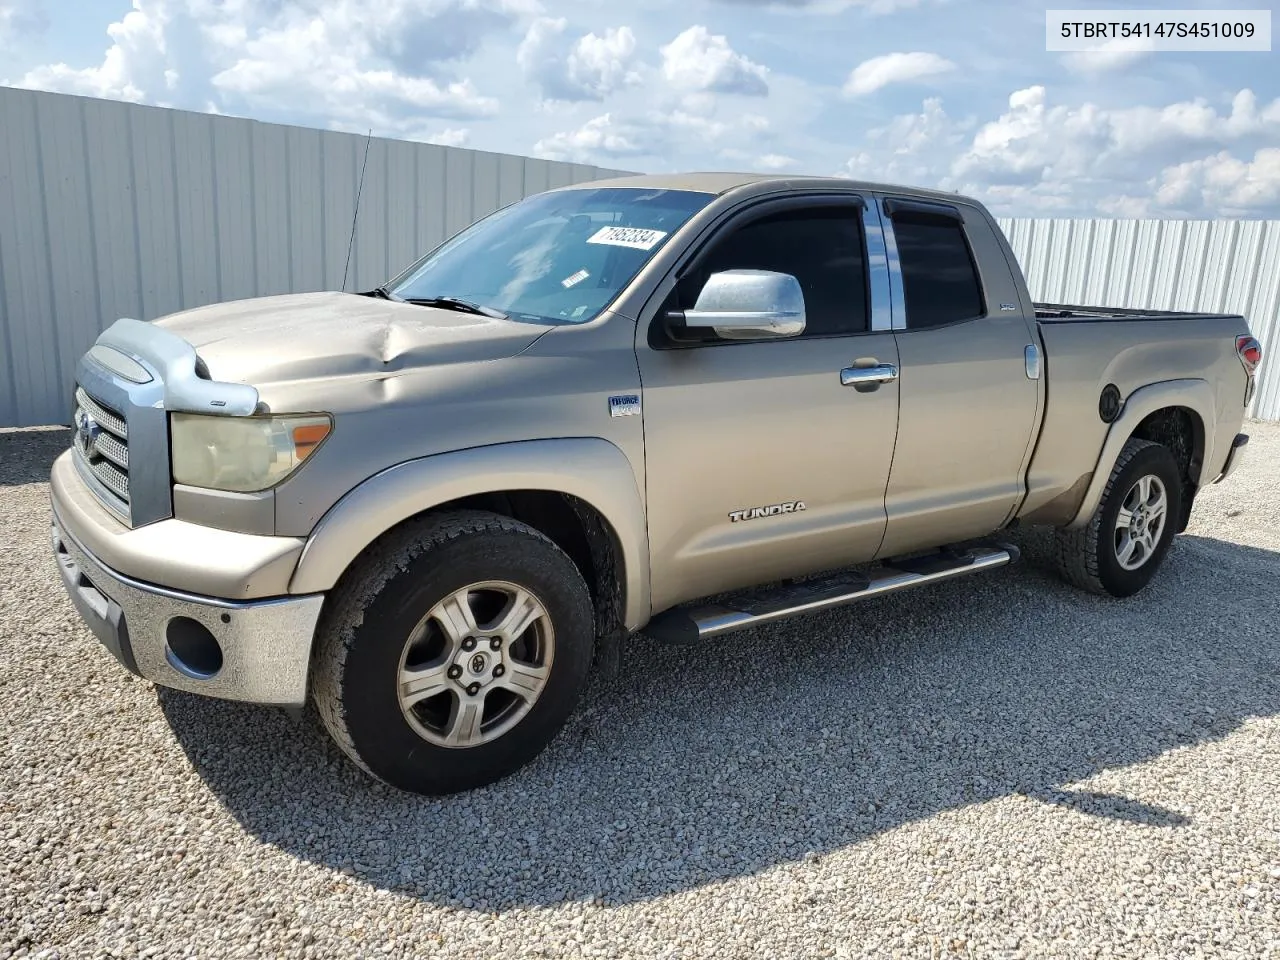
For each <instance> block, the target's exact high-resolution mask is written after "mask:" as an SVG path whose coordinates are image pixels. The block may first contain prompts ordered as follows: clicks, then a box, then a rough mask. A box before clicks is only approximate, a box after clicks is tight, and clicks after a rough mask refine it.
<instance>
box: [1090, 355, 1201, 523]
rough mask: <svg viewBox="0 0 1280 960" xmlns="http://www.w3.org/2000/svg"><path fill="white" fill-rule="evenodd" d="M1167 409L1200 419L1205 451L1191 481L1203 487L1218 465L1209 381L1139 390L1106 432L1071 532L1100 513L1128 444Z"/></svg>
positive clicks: (1179, 382) (1154, 385)
mask: <svg viewBox="0 0 1280 960" xmlns="http://www.w3.org/2000/svg"><path fill="white" fill-rule="evenodd" d="M1165 407H1186V408H1187V409H1189V410H1191V411H1192V412H1194V413H1195V415H1196V416H1198V417H1199V418H1200V423H1201V426H1202V427H1203V428H1204V430H1203V433H1204V450H1203V451H1202V452H1201V456H1200V467H1199V470H1198V471H1197V470H1195V469H1193V470H1192V477H1191V480H1192V482H1193V483H1195V484H1197V485H1202V484H1203V483H1204V476H1203V474H1204V471H1205V469H1206V464H1210V463H1215V462H1216V461H1215V460H1214V454H1213V440H1214V436H1213V435H1214V428H1215V426H1216V424H1217V422H1218V419H1217V410H1216V405H1215V403H1214V395H1213V388H1212V387H1211V386H1210V385H1209V383H1208V381H1206V380H1199V379H1185V380H1164V381H1162V382H1160V383H1152V384H1148V385H1147V386H1145V387H1139V388H1138V389H1137V390H1135V391H1133V393H1131V394H1129V396H1128V397H1127V398H1126V399H1125V401H1124V406H1122V407H1121V408H1120V415H1119V416H1118V417H1116V419H1115V421H1114V422H1112V424H1111V429H1110V430H1108V431H1107V438H1106V440H1104V441H1103V444H1102V454H1101V456H1099V457H1098V464H1097V467H1096V468H1095V469H1094V471H1093V479H1092V480H1090V481H1089V488H1088V489H1087V490H1086V491H1085V495H1084V499H1083V500H1082V501H1081V502H1080V508H1079V510H1077V511H1076V515H1075V517H1074V518H1073V519H1072V520H1071V522H1070V523H1069V524H1067V528H1068V529H1075V528H1078V527H1082V526H1084V525H1085V524H1087V523H1088V522H1089V518H1090V517H1092V516H1093V512H1094V511H1095V510H1097V509H1098V504H1099V503H1100V502H1101V500H1102V491H1103V490H1105V489H1106V486H1107V480H1108V478H1110V476H1111V471H1112V469H1113V468H1114V467H1115V465H1116V461H1117V460H1118V459H1119V458H1120V451H1121V449H1122V448H1123V447H1124V445H1125V442H1126V441H1127V440H1128V439H1129V438H1130V437H1131V436H1133V432H1134V431H1135V430H1137V429H1138V424H1140V423H1142V421H1143V420H1145V419H1146V418H1147V417H1148V416H1150V415H1151V414H1153V413H1155V412H1156V411H1157V410H1162V409H1164V408H1165Z"/></svg>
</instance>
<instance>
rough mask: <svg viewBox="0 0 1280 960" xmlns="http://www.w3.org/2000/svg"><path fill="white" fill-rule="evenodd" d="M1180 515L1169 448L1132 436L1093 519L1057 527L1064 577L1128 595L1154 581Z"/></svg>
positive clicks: (1098, 590) (1096, 589)
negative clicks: (1066, 527)
mask: <svg viewBox="0 0 1280 960" xmlns="http://www.w3.org/2000/svg"><path fill="white" fill-rule="evenodd" d="M1181 515H1182V477H1181V471H1180V470H1179V468H1178V462H1177V460H1175V459H1174V457H1173V453H1172V452H1170V450H1169V448H1168V447H1165V446H1162V445H1160V444H1158V443H1152V442H1151V441H1149V440H1137V439H1130V440H1129V441H1128V442H1126V443H1125V445H1124V447H1123V449H1122V450H1121V451H1120V456H1119V458H1118V459H1117V460H1116V465H1115V467H1114V468H1113V469H1112V471H1111V476H1110V478H1109V479H1108V480H1107V486H1106V489H1105V490H1104V491H1103V493H1102V500H1101V501H1100V502H1099V504H1098V508H1097V509H1096V510H1095V511H1094V513H1093V516H1092V517H1090V518H1089V522H1088V523H1087V524H1085V525H1084V526H1083V527H1081V528H1079V529H1076V530H1059V531H1057V563H1058V570H1059V572H1060V573H1061V574H1062V576H1063V578H1064V579H1065V580H1067V581H1068V582H1070V583H1072V584H1074V585H1075V586H1077V587H1080V588H1081V589H1084V590H1088V591H1090V592H1092V593H1103V594H1109V595H1111V596H1113V597H1127V596H1130V595H1132V594H1135V593H1137V592H1138V591H1139V590H1141V589H1142V588H1143V587H1145V586H1146V585H1147V583H1149V582H1150V580H1151V578H1152V577H1153V576H1154V575H1155V572H1156V570H1158V569H1159V567H1160V564H1161V563H1162V562H1163V561H1164V557H1165V554H1166V553H1168V552H1169V547H1170V546H1171V545H1172V543H1173V536H1174V533H1175V524H1176V518H1177V517H1180V516H1181Z"/></svg>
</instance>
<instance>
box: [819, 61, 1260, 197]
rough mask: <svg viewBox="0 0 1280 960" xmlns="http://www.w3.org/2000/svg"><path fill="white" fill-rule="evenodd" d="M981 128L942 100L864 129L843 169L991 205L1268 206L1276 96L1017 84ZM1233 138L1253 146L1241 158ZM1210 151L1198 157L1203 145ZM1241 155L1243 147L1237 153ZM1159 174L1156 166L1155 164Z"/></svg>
mask: <svg viewBox="0 0 1280 960" xmlns="http://www.w3.org/2000/svg"><path fill="white" fill-rule="evenodd" d="M1008 104H1009V106H1008V109H1007V110H1006V111H1005V112H1004V113H1002V114H1001V115H1000V116H999V117H997V118H996V119H994V120H991V121H988V122H986V123H982V124H979V123H977V122H976V121H974V120H973V119H971V118H967V119H963V120H957V119H954V118H952V117H950V116H949V115H948V114H947V113H946V111H945V110H944V108H943V104H942V101H941V100H940V99H939V98H936V97H935V98H930V99H929V100H926V101H925V103H924V106H923V109H922V110H921V112H920V113H916V114H905V115H902V116H899V117H896V118H894V119H893V120H892V121H891V122H889V123H888V124H885V125H883V126H881V127H878V128H875V129H873V130H871V131H869V132H868V134H867V136H866V138H865V141H864V144H863V146H862V148H861V149H860V150H858V151H857V152H856V153H854V154H853V155H852V156H851V157H850V158H849V159H848V161H847V162H846V163H845V165H844V167H843V168H842V169H841V170H840V173H842V174H843V175H846V176H853V177H857V178H860V179H871V180H889V181H895V182H902V183H908V184H918V185H921V186H932V187H939V188H942V189H945V190H958V191H960V192H963V193H968V194H972V195H974V196H977V197H978V198H979V199H982V200H983V201H985V202H986V203H988V204H990V205H991V206H992V208H993V209H994V210H996V212H998V213H1008V214H1013V215H1024V216H1025V215H1032V214H1036V213H1061V214H1068V213H1070V214H1075V215H1080V216H1091V215H1092V216H1097V215H1110V216H1134V215H1140V214H1141V215H1152V214H1154V213H1158V212H1161V211H1164V212H1166V213H1168V212H1177V211H1184V212H1185V211H1199V212H1198V214H1197V215H1204V216H1210V215H1213V211H1215V210H1217V211H1222V212H1224V213H1227V214H1229V215H1244V214H1250V213H1251V214H1252V215H1254V216H1257V215H1260V214H1265V213H1268V212H1271V213H1274V212H1276V211H1277V208H1278V207H1280V198H1278V197H1277V196H1276V189H1277V175H1278V170H1277V164H1278V161H1280V150H1276V148H1274V147H1269V146H1268V144H1270V143H1274V142H1276V139H1277V137H1280V100H1277V101H1273V102H1272V103H1271V104H1269V105H1266V106H1262V105H1260V104H1259V103H1258V101H1257V98H1256V97H1255V96H1254V94H1253V93H1252V92H1251V91H1249V90H1242V91H1240V92H1239V93H1237V94H1236V95H1235V96H1234V97H1233V98H1232V100H1231V103H1230V107H1229V109H1218V108H1215V107H1214V106H1213V105H1211V104H1209V103H1207V102H1205V101H1203V100H1191V101H1180V102H1176V103H1172V104H1169V105H1167V106H1164V107H1129V108H1121V109H1109V108H1105V107H1101V106H1098V105H1097V104H1093V103H1084V104H1079V105H1074V106H1066V105H1061V106H1055V105H1051V104H1050V102H1049V98H1048V94H1047V91H1046V90H1045V88H1044V87H1041V86H1034V87H1028V88H1025V89H1022V90H1017V91H1015V92H1014V93H1013V94H1011V95H1010V97H1009V100H1008ZM1232 144H1239V145H1241V146H1245V147H1249V145H1250V144H1257V145H1258V146H1257V147H1256V150H1257V152H1256V153H1255V154H1254V155H1253V159H1252V160H1247V159H1245V160H1241V159H1238V158H1237V157H1236V155H1235V154H1234V153H1233V152H1231V151H1230V150H1228V149H1226V148H1227V147H1228V146H1230V145H1232ZM1206 146H1209V147H1218V148H1219V150H1218V152H1216V153H1214V154H1213V155H1211V156H1207V157H1206V156H1205V148H1206ZM1246 157H1247V154H1246ZM1157 171H1158V172H1157Z"/></svg>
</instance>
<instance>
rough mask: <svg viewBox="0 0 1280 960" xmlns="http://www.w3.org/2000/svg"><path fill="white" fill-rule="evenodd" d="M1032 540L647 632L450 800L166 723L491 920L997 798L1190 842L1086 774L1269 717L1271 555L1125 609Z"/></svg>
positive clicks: (322, 844) (256, 788)
mask: <svg viewBox="0 0 1280 960" xmlns="http://www.w3.org/2000/svg"><path fill="white" fill-rule="evenodd" d="M1020 540H1021V543H1022V546H1023V548H1024V551H1025V554H1024V562H1023V563H1022V564H1020V565H1019V566H1017V567H1015V568H1011V569H1008V570H1005V571H998V572H996V573H994V574H991V575H986V576H979V577H975V578H973V579H972V580H970V581H969V582H968V583H966V582H965V581H963V580H960V581H955V582H952V583H944V584H939V585H937V586H934V587H930V588H925V589H923V590H921V591H918V592H915V593H904V594H902V595H899V596H896V597H886V598H883V599H879V600H875V601H870V602H867V603H865V604H863V605H861V606H854V607H850V608H846V609H844V610H840V611H831V612H828V613H826V614H820V615H814V616H811V617H809V618H808V619H802V620H795V621H791V622H789V623H783V624H778V625H775V626H773V627H770V628H765V629H760V630H757V631H753V632H750V633H743V634H740V635H737V636H733V637H728V638H724V639H722V640H720V641H717V642H715V643H714V644H708V645H707V646H705V647H704V648H700V649H670V648H662V647H659V646H657V645H656V644H654V643H652V642H650V641H648V640H645V639H640V640H638V641H636V642H634V643H633V644H631V645H630V646H629V648H628V651H627V653H626V656H625V657H624V662H623V666H622V670H621V672H620V673H619V675H618V676H617V677H615V678H613V679H611V680H608V681H601V682H597V683H596V684H595V686H594V687H593V688H592V689H591V690H590V691H589V694H588V696H587V698H586V701H585V703H584V705H583V707H582V708H581V709H580V710H579V711H578V713H577V714H576V715H575V717H574V718H573V719H572V720H571V721H570V723H569V725H568V726H567V727H566V729H565V731H564V732H563V733H562V734H561V736H560V737H559V738H558V739H557V741H556V742H555V743H554V744H553V746H552V747H551V748H550V749H549V750H548V751H547V753H545V754H544V755H543V756H542V757H541V758H540V759H539V760H538V761H536V762H535V763H534V764H532V765H531V766H530V767H528V768H526V769H525V770H523V771H522V772H520V773H519V774H517V775H515V776H514V777H512V778H510V779H508V780H506V781H504V782H502V783H499V784H496V785H494V786H491V787H488V788H485V789H483V790H478V791H475V792H472V793H469V794H465V795H458V796H454V797H449V798H444V799H440V800H429V799H424V798H419V797H413V796H409V795H406V794H402V793H399V792H397V791H394V790H391V789H388V788H385V787H383V786H382V785H380V784H377V783H375V782H373V781H372V780H371V779H369V778H367V777H366V776H364V775H363V774H362V773H360V772H359V771H357V770H356V769H355V768H354V767H353V766H352V765H351V764H350V763H349V762H348V761H347V760H346V758H345V757H343V756H342V755H341V754H340V753H339V752H338V751H337V750H336V749H335V748H334V747H333V746H332V745H331V744H330V743H329V741H328V739H327V738H326V737H325V736H324V735H323V734H321V733H318V732H316V730H315V729H313V728H311V727H310V726H308V725H305V724H301V723H299V722H298V721H296V720H294V719H292V718H290V717H289V716H287V715H286V714H284V713H282V712H279V711H273V710H267V709H258V708H249V707H243V706H239V705H235V704H229V703H223V702H217V701H209V700H205V699H202V698H197V697H193V696H189V695H185V694H180V693H176V692H172V691H164V692H162V693H161V696H160V702H161V705H162V708H163V711H164V713H165V715H166V717H167V718H168V721H169V723H170V724H171V726H172V728H173V730H174V732H175V733H176V735H177V737H178V739H179V740H180V742H181V743H182V745H183V748H184V749H185V751H186V753H187V755H188V756H189V758H190V760H191V762H192V763H193V764H194V765H195V767H196V768H197V770H198V771H199V772H200V774H201V775H202V777H203V778H204V779H205V781H206V782H207V783H208V785H209V786H210V787H211V788H212V790H214V791H215V792H216V793H217V795H218V796H219V797H220V798H221V800H222V802H224V803H225V804H226V806H227V808H228V809H229V810H230V811H231V812H232V814H233V815H234V816H235V817H236V818H237V819H238V820H239V822H240V823H242V824H243V825H244V827H245V828H246V829H247V830H248V831H249V832H250V833H251V834H253V835H254V836H256V837H257V838H259V839H260V840H261V841H263V842H265V843H270V844H272V845H275V846H278V847H280V848H282V849H284V850H286V851H288V852H290V853H292V854H294V855H296V856H298V857H300V858H303V859H305V860H308V861H312V862H315V863H319V864H323V865H327V866H329V867H332V868H335V869H342V870H345V871H347V872H350V873H353V874H354V875H355V876H356V877H358V878H360V879H362V880H363V881H365V882H367V883H369V884H372V885H375V886H378V887H385V888H389V889H392V890H395V891H398V892H401V893H403V894H406V895H410V896H414V897H418V898H422V899H424V900H429V901H432V902H435V903H442V904H451V905H455V906H461V907H465V908H474V909H478V910H497V909H507V908H511V907H513V906H531V905H546V904H552V903H557V902H561V901H564V900H570V899H584V900H585V899H594V898H601V899H602V900H603V901H604V902H605V903H618V902H633V901H637V900H645V899H649V898H652V897H654V896H658V895H661V894H664V893H670V892H672V891H678V890H683V889H688V888H691V887H696V886H699V885H702V884H706V883H708V882H713V881H716V880H720V879H725V878H730V877H734V876H739V875H744V874H750V873H754V872H758V871H762V870H766V869H768V868H769V867H771V866H773V865H775V864H779V863H784V862H789V861H794V860H797V859H802V858H805V857H810V858H812V857H815V856H816V857H821V856H823V855H824V854H826V853H829V852H831V851H835V850H838V849H840V848H843V847H847V846H849V845H851V844H856V843H858V842H859V841H862V840H864V839H866V838H869V837H872V836H875V835H877V834H880V833H882V832H884V831H888V830H892V829H894V828H896V827H899V826H902V825H904V824H908V823H911V822H913V821H918V820H922V819H926V818H929V817H931V816H933V815H935V814H938V813H940V812H942V811H946V810H950V809H954V808H958V807H961V806H964V805H968V804H973V803H981V802H984V801H992V800H1003V801H1005V802H1009V801H1012V802H1016V803H1026V804H1035V805H1038V806H1044V805H1047V806H1048V807H1049V808H1052V811H1053V815H1055V816H1062V817H1104V818H1110V819H1113V820H1118V821H1123V822H1124V823H1125V824H1128V825H1132V826H1133V827H1134V828H1136V829H1143V830H1153V831H1157V830H1160V831H1162V830H1177V829H1179V828H1181V827H1183V826H1185V825H1186V824H1188V823H1189V822H1190V819H1191V818H1192V817H1193V814H1192V813H1191V812H1190V811H1188V810H1178V809H1166V808H1163V807H1160V806H1156V805H1153V804H1150V803H1148V802H1146V801H1144V800H1142V799H1141V798H1139V797H1131V796H1126V795H1124V791H1122V790H1121V791H1116V790H1114V789H1113V790H1108V789H1105V788H1101V787H1099V786H1098V785H1092V784H1089V783H1081V781H1085V780H1087V778H1089V777H1091V776H1092V775H1094V774H1097V773H1099V772H1100V771H1105V770H1115V769H1117V768H1124V767H1128V766H1131V765H1134V764H1139V763H1143V762H1146V761H1151V760H1154V759H1156V758H1158V757H1160V756H1161V755H1162V754H1164V753H1166V752H1167V751H1170V750H1173V749H1175V748H1178V747H1183V746H1188V745H1195V744H1203V743H1207V742H1211V741H1214V740H1216V739H1219V738H1222V737H1223V736H1225V735H1227V734H1228V733H1230V732H1231V731H1232V730H1234V729H1236V728H1237V727H1238V726H1239V725H1240V724H1241V723H1242V722H1244V721H1246V720H1247V719H1248V718H1250V717H1256V716H1267V715H1271V714H1275V713H1277V712H1278V711H1280V637H1277V635H1276V633H1275V631H1274V627H1273V626H1269V624H1271V625H1274V624H1275V623H1276V622H1280V592H1278V591H1276V590H1275V589H1274V584H1275V583H1276V582H1278V581H1280V554H1277V553H1273V552H1270V551H1266V550H1259V549H1253V548H1249V547H1243V546H1237V545H1234V544H1230V543H1224V542H1220V541H1215V540H1210V539H1206V538H1201V537H1195V536H1187V537H1183V538H1181V539H1180V541H1179V544H1178V546H1177V549H1176V550H1175V551H1174V552H1173V554H1171V556H1170V558H1169V561H1168V563H1167V566H1166V568H1165V570H1164V571H1163V572H1162V574H1161V576H1160V577H1158V578H1157V581H1156V582H1155V583H1154V584H1153V585H1152V587H1151V588H1150V589H1149V590H1148V591H1147V592H1146V593H1145V594H1143V595H1141V596H1139V597H1137V598H1132V599H1130V600H1125V601H1112V600H1104V599H1101V598H1095V597H1091V596H1086V595H1084V594H1081V593H1079V592H1076V591H1074V590H1071V589H1069V588H1067V587H1065V586H1063V585H1062V584H1061V583H1059V582H1058V581H1057V580H1056V578H1055V577H1054V575H1053V574H1052V572H1051V570H1050V568H1049V555H1048V550H1047V538H1045V537H1043V536H1041V535H1038V534H1034V533H1028V534H1024V535H1022V536H1021V537H1020ZM1267 584H1270V585H1271V586H1270V587H1268V586H1267ZM1013 822H1015V823H1016V822H1017V821H1016V819H1015V820H1014V821H1013Z"/></svg>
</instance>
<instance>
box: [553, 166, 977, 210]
mask: <svg viewBox="0 0 1280 960" xmlns="http://www.w3.org/2000/svg"><path fill="white" fill-rule="evenodd" d="M753 185H760V186H762V187H767V185H774V186H776V187H779V188H781V187H791V188H804V187H809V188H812V187H819V188H821V187H837V188H839V189H840V190H850V191H859V190H862V191H867V192H874V191H883V192H890V193H897V194H904V195H907V196H916V197H921V198H927V199H932V200H950V201H952V202H953V203H954V202H956V201H965V202H967V203H977V201H975V200H973V198H971V197H965V196H962V195H960V194H958V193H948V192H947V191H944V190H930V189H928V188H925V187H910V186H904V185H902V184H892V183H873V182H870V181H866V180H850V179H848V178H845V177H818V176H805V175H797V174H768V173H733V172H717V171H692V172H689V173H645V174H632V175H628V176H622V177H609V178H606V179H603V180H587V181H583V182H582V183H575V184H572V185H570V186H565V187H560V188H558V189H561V190H581V189H590V188H593V187H638V188H641V189H652V190H693V191H696V192H699V193H711V194H716V195H719V194H724V193H728V192H729V191H731V190H737V189H739V188H741V187H747V186H753Z"/></svg>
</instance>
